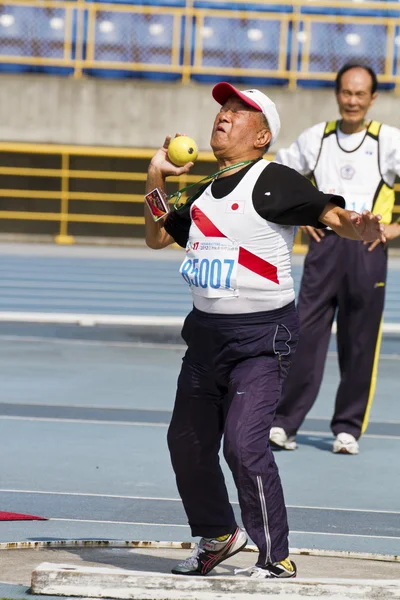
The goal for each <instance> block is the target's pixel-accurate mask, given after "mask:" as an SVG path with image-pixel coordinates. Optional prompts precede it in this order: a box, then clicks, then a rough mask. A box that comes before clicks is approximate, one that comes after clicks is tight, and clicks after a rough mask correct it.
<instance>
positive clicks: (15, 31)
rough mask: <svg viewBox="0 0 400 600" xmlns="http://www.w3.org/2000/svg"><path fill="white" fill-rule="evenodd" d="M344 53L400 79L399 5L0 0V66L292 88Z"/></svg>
mask: <svg viewBox="0 0 400 600" xmlns="http://www.w3.org/2000/svg"><path fill="white" fill-rule="evenodd" d="M349 60H357V61H361V60H362V61H366V62H368V63H369V64H370V65H371V66H372V67H373V68H374V69H375V70H376V71H377V73H378V75H379V80H380V82H382V83H383V84H386V85H387V86H391V87H394V86H399V84H400V5H399V3H398V2H382V1H371V2H369V1H365V2H357V1H356V0H354V1H348V0H312V1H311V0H308V1H307V0H303V1H300V0H293V1H290V2H289V1H288V0H281V1H280V2H279V3H276V2H274V1H272V2H271V0H270V1H264V0H251V1H250V2H248V3H246V2H243V0H229V1H228V0H154V1H152V2H151V4H149V3H148V2H147V0H143V1H142V2H137V3H135V4H128V3H121V4H116V3H108V4H107V3H105V2H85V1H84V0H69V1H68V0H65V1H58V0H40V2H39V1H38V0H0V70H3V71H7V70H9V71H10V70H11V71H36V72H38V71H39V72H50V73H51V72H54V73H62V74H67V75H69V74H70V75H73V76H75V77H81V76H82V74H86V75H92V76H100V77H108V76H112V77H132V76H133V77H153V78H161V79H168V78H169V79H178V80H181V81H183V82H185V81H188V80H190V79H197V80H206V81H212V80H213V79H215V78H216V77H217V78H221V77H225V78H226V77H232V78H236V79H237V78H247V79H252V80H257V82H260V83H262V82H264V83H269V82H271V83H282V84H287V83H288V84H289V85H290V86H292V87H293V86H296V85H297V84H301V85H307V84H309V83H310V82H312V83H313V84H314V85H323V84H324V83H325V82H329V81H333V79H334V77H335V73H336V71H337V70H338V68H340V66H341V65H342V64H343V63H344V62H345V61H349Z"/></svg>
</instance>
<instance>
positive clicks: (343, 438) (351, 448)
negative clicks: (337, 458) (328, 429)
mask: <svg viewBox="0 0 400 600" xmlns="http://www.w3.org/2000/svg"><path fill="white" fill-rule="evenodd" d="M359 451H360V447H359V445H358V442H357V440H356V438H355V437H354V436H353V435H351V433H339V434H338V435H337V436H336V440H335V441H334V442H333V452H334V453H335V454H358V453H359Z"/></svg>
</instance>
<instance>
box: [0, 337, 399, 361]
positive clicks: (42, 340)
mask: <svg viewBox="0 0 400 600" xmlns="http://www.w3.org/2000/svg"><path fill="white" fill-rule="evenodd" d="M2 341H4V342H24V343H34V344H38V343H42V344H43V343H49V344H67V345H71V346H110V347H112V348H145V349H146V348H149V349H153V350H154V349H160V350H176V351H178V350H179V351H182V350H186V348H187V346H186V344H167V343H163V342H112V341H108V340H73V339H61V338H52V337H43V336H42V337H39V336H31V335H29V336H22V335H1V334H0V342H2ZM388 356H391V354H388ZM393 356H395V357H397V355H396V354H395V355H393ZM399 358H400V356H399Z"/></svg>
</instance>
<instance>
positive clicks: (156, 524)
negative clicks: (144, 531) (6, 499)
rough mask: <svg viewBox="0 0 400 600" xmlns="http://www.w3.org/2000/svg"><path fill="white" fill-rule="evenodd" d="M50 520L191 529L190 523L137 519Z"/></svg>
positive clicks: (55, 519)
mask: <svg viewBox="0 0 400 600" xmlns="http://www.w3.org/2000/svg"><path fill="white" fill-rule="evenodd" d="M48 521H65V522H68V523H100V524H105V525H143V526H146V527H184V528H186V529H189V525H178V524H176V523H140V522H135V521H100V520H98V519H59V518H58V517H57V518H54V519H53V518H50V519H48Z"/></svg>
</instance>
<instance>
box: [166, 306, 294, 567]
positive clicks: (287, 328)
mask: <svg viewBox="0 0 400 600" xmlns="http://www.w3.org/2000/svg"><path fill="white" fill-rule="evenodd" d="M298 329H299V326H298V317H297V312H296V309H295V306H294V303H291V304H290V305H287V306H286V307H284V308H281V309H278V310H275V311H268V312H260V313H250V314H242V315H213V314H207V313H203V312H201V311H199V310H196V309H195V308H194V309H193V311H192V312H191V313H190V314H189V315H188V316H187V318H186V320H185V323H184V327H183V330H182V337H183V338H184V340H185V341H186V343H187V345H188V348H187V351H186V354H185V356H184V358H183V364H182V370H181V373H180V375H179V379H178V389H177V394H176V401H175V407H174V412H173V416H172V420H171V424H170V427H169V431H168V445H169V449H170V453H171V460H172V465H173V468H174V471H175V475H176V480H177V485H178V489H179V493H180V496H181V498H182V501H183V505H184V508H185V511H186V514H187V516H188V521H189V525H190V527H191V530H192V535H193V536H201V537H218V536H221V535H224V534H227V533H230V532H232V531H233V530H234V528H235V526H236V522H235V517H234V514H233V510H232V507H231V505H230V503H229V499H228V493H227V489H226V485H225V480H224V476H223V474H222V470H221V467H220V462H219V450H220V445H221V440H222V436H224V443H223V451H224V456H225V459H226V461H227V463H228V465H229V467H230V469H231V471H232V474H233V477H234V480H235V483H236V487H237V490H238V496H239V503H240V508H241V514H242V519H243V524H244V526H245V528H246V530H247V532H248V534H249V536H250V537H251V539H252V540H253V541H254V542H255V544H256V545H257V547H258V548H259V559H258V563H257V564H259V565H263V564H265V563H266V562H267V561H272V562H275V561H280V560H283V559H285V558H286V557H287V556H288V524H287V515H286V507H285V502H284V497H283V491H282V486H281V481H280V477H279V473H278V469H277V466H276V464H275V460H274V456H273V453H272V452H271V448H270V445H269V432H270V428H271V425H272V422H273V419H274V416H275V410H276V407H277V404H278V401H279V398H280V394H281V389H282V383H283V381H284V378H285V377H286V374H287V372H288V369H289V365H290V358H291V355H292V354H293V352H294V351H295V348H296V344H297V338H298Z"/></svg>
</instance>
